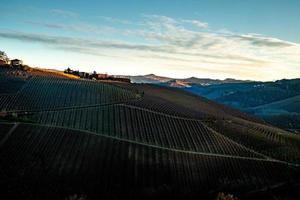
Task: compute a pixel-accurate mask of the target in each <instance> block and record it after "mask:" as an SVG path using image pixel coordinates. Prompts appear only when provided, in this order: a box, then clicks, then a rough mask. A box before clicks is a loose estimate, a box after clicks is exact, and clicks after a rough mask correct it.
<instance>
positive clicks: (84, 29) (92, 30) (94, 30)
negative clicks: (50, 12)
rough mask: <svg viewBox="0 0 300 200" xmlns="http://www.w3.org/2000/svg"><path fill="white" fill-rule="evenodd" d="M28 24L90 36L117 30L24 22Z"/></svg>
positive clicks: (82, 25) (79, 25) (86, 25)
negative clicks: (89, 34)
mask: <svg viewBox="0 0 300 200" xmlns="http://www.w3.org/2000/svg"><path fill="white" fill-rule="evenodd" d="M26 23H28V24H32V25H36V26H41V27H46V28H51V29H60V30H65V31H69V32H73V31H76V32H82V33H91V34H110V33H115V32H117V30H116V29H115V28H113V27H109V26H96V25H92V24H88V23H75V24H66V23H65V24H58V23H56V24H54V23H47V22H38V21H26Z"/></svg>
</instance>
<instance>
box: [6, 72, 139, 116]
mask: <svg viewBox="0 0 300 200" xmlns="http://www.w3.org/2000/svg"><path fill="white" fill-rule="evenodd" d="M135 98H136V95H135V94H134V93H132V92H129V91H126V90H122V89H120V88H118V87H115V86H112V85H108V84H103V83H99V82H95V81H83V80H71V79H63V78H55V77H32V78H31V79H30V80H29V81H28V82H27V84H26V87H24V88H23V90H22V91H21V92H19V93H17V94H15V95H3V96H0V109H2V110H11V111H15V110H26V111H29V110H49V109H57V108H64V107H74V106H91V105H101V104H106V103H116V102H124V101H128V100H132V99H135Z"/></svg>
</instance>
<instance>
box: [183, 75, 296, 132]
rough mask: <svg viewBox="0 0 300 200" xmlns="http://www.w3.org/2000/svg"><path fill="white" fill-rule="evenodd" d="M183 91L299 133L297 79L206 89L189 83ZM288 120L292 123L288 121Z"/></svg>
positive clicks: (227, 84) (245, 83) (234, 84)
mask: <svg viewBox="0 0 300 200" xmlns="http://www.w3.org/2000/svg"><path fill="white" fill-rule="evenodd" d="M184 90H186V91H190V92H192V93H195V94H197V95H200V96H204V97H207V98H209V99H211V100H214V101H216V102H219V103H222V104H225V105H228V106H231V107H233V108H237V109H240V110H242V111H245V112H248V113H250V114H254V115H256V116H259V117H261V118H263V119H264V120H266V121H267V122H269V123H271V124H273V125H277V126H280V127H282V128H285V129H289V130H295V131H299V130H300V129H299V128H300V127H299V125H298V124H300V120H299V118H300V117H298V115H299V114H300V109H299V105H300V103H299V99H300V97H299V95H300V79H291V80H286V79H283V80H278V81H274V82H242V83H223V84H215V85H208V86H203V85H200V84H192V85H191V87H189V88H184ZM291 118H293V120H290V119H291ZM279 119H280V120H279Z"/></svg>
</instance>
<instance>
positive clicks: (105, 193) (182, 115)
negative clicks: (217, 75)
mask: <svg viewBox="0 0 300 200" xmlns="http://www.w3.org/2000/svg"><path fill="white" fill-rule="evenodd" d="M9 74H12V73H7V71H5V70H2V71H1V72H0V76H1V79H0V80H4V81H5V82H6V83H7V88H10V87H11V88H13V89H12V90H11V91H10V90H9V91H10V92H9V93H7V88H6V89H5V90H3V91H1V93H2V94H0V109H1V119H0V120H2V122H1V121H0V180H1V181H0V188H1V194H2V195H3V196H4V195H7V196H8V197H9V199H66V198H68V197H69V199H70V198H72V197H73V198H74V197H75V196H77V197H84V198H85V199H215V197H216V196H217V194H218V193H219V192H225V193H231V194H234V195H235V196H237V197H239V198H240V199H272V198H273V197H274V196H275V197H276V198H279V199H280V198H286V199H297V197H299V196H298V195H299V194H297V193H298V192H297V191H298V190H297V189H299V185H298V184H299V178H300V175H299V168H298V164H299V163H300V156H299V155H300V152H299V151H300V139H299V137H298V136H295V135H292V134H291V133H289V132H286V131H283V130H281V129H278V128H275V127H270V126H268V125H266V124H263V123H262V122H260V121H259V120H257V119H255V118H253V117H250V116H248V115H246V114H244V113H241V112H239V111H236V110H233V109H229V108H227V107H224V106H221V105H218V104H216V103H214V102H211V101H209V100H207V99H204V98H201V97H198V96H196V95H191V94H189V93H188V92H184V91H180V90H176V89H168V88H163V87H159V86H152V85H135V84H126V83H116V82H110V83H103V82H95V81H87V80H70V79H67V78H64V77H57V76H53V75H51V76H50V75H44V74H43V75H41V74H32V73H27V74H25V75H26V76H24V77H23V76H22V81H23V82H22V84H21V85H20V86H18V87H15V83H16V82H15V81H14V80H19V79H20V78H21V77H20V76H11V75H9Z"/></svg>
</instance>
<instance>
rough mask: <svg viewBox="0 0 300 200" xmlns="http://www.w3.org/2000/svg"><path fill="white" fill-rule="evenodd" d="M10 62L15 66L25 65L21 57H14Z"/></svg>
mask: <svg viewBox="0 0 300 200" xmlns="http://www.w3.org/2000/svg"><path fill="white" fill-rule="evenodd" d="M10 63H11V65H12V66H13V67H21V66H22V65H23V61H22V60H19V59H13V60H11V61H10Z"/></svg>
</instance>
